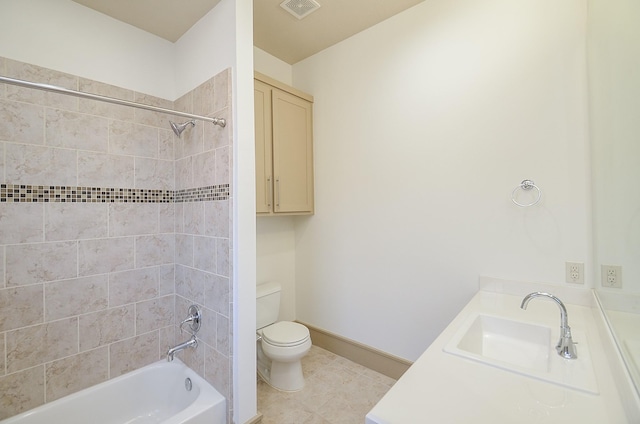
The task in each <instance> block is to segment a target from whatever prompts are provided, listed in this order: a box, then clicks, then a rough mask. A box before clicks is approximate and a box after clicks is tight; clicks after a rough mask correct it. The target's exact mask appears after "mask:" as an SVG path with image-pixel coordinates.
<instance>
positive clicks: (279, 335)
mask: <svg viewBox="0 0 640 424" xmlns="http://www.w3.org/2000/svg"><path fill="white" fill-rule="evenodd" d="M309 337H310V336H309V329H308V328H307V327H305V326H304V325H302V324H298V323H296V322H291V321H280V322H276V323H275V324H271V325H269V326H267V327H265V328H263V329H262V340H263V341H265V342H267V343H269V344H270V345H272V346H279V347H291V346H298V345H300V344H303V343H305V342H306V341H307V340H308V339H309Z"/></svg>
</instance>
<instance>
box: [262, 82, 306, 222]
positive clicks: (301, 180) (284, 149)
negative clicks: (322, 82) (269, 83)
mask: <svg viewBox="0 0 640 424" xmlns="http://www.w3.org/2000/svg"><path fill="white" fill-rule="evenodd" d="M271 95H272V101H271V103H272V116H273V129H272V130H273V176H274V179H275V180H274V187H273V190H274V199H273V200H274V208H273V210H274V212H276V213H278V212H281V213H287V212H303V213H304V212H306V213H312V212H313V128H312V105H311V103H310V102H308V101H306V100H304V99H301V98H300V97H297V96H294V95H292V94H289V93H286V92H283V91H281V90H278V89H276V88H274V89H273V90H272V94H271Z"/></svg>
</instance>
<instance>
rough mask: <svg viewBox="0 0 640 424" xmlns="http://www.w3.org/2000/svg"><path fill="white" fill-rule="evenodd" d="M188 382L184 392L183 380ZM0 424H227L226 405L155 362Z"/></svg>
mask: <svg viewBox="0 0 640 424" xmlns="http://www.w3.org/2000/svg"><path fill="white" fill-rule="evenodd" d="M187 378H188V379H190V380H191V385H192V388H191V390H190V391H188V390H187V389H186V387H185V380H186V379H187ZM0 423H1V424H45V423H46V424H49V423H56V424H57V423H64V424H88V423H91V424H152V423H153V424H226V401H225V398H224V397H223V396H222V395H221V394H220V393H218V392H217V391H216V390H215V389H214V388H213V387H212V386H211V385H210V384H209V383H207V382H206V381H205V380H204V379H203V378H202V377H200V376H199V375H198V374H196V373H195V372H194V371H192V370H191V369H190V368H189V367H187V366H186V365H184V363H182V362H181V361H180V360H179V359H174V360H173V362H167V361H159V362H156V363H154V364H151V365H148V366H146V367H144V368H141V369H139V370H136V371H133V372H130V373H128V374H125V375H122V376H120V377H117V378H114V379H112V380H108V381H106V382H104V383H101V384H98V385H96V386H93V387H89V388H87V389H85V390H82V391H80V392H77V393H74V394H71V395H69V396H66V397H63V398H61V399H58V400H55V401H53V402H50V403H46V404H44V405H42V406H40V407H38V408H35V409H32V410H30V411H27V412H23V413H22V414H19V415H15V416H13V417H10V418H7V419H6V420H3V421H0Z"/></svg>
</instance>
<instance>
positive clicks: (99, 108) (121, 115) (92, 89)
mask: <svg viewBox="0 0 640 424" xmlns="http://www.w3.org/2000/svg"><path fill="white" fill-rule="evenodd" d="M78 90H80V91H82V92H85V93H91V94H98V95H100V96H106V97H112V98H115V99H121V100H128V101H133V99H134V93H133V91H132V90H127V89H125V88H120V87H116V86H113V85H109V84H104V83H101V82H97V81H92V80H88V79H85V78H79V81H78ZM79 107H80V112H83V113H88V114H90V115H98V116H103V117H105V118H113V119H118V120H121V121H133V119H134V109H133V108H132V107H128V106H121V105H116V104H111V103H106V102H99V101H96V100H89V99H79Z"/></svg>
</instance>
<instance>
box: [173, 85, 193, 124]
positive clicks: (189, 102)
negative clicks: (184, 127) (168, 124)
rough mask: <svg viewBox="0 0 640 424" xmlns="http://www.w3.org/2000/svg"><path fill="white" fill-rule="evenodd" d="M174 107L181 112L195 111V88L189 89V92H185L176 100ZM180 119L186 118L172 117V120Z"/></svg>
mask: <svg viewBox="0 0 640 424" xmlns="http://www.w3.org/2000/svg"><path fill="white" fill-rule="evenodd" d="M173 108H174V109H175V110H179V111H180V112H186V113H195V112H194V111H193V90H191V91H189V92H188V93H185V94H184V95H182V96H181V97H179V98H177V99H176V100H174V102H173ZM180 119H184V118H180V117H178V116H175V117H171V120H172V121H174V122H177V121H176V120H180Z"/></svg>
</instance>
